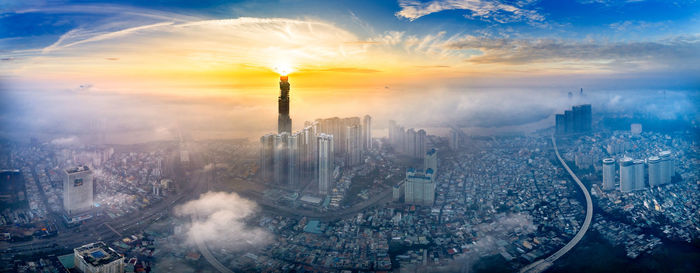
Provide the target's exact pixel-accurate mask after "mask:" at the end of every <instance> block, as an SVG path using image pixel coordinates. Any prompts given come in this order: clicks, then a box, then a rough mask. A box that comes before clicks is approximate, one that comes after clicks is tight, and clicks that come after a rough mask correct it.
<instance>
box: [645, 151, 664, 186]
mask: <svg viewBox="0 0 700 273" xmlns="http://www.w3.org/2000/svg"><path fill="white" fill-rule="evenodd" d="M647 164H648V165H649V187H655V186H659V185H661V159H660V158H659V157H658V156H650V157H649V158H647Z"/></svg>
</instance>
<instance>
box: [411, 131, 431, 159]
mask: <svg viewBox="0 0 700 273" xmlns="http://www.w3.org/2000/svg"><path fill="white" fill-rule="evenodd" d="M427 138H428V136H427V134H426V133H425V130H423V129H420V130H418V132H416V142H415V144H414V145H415V146H416V147H415V148H414V149H415V152H414V154H413V157H415V158H419V159H423V158H425V152H426V151H427V147H426V145H427V141H428V140H427Z"/></svg>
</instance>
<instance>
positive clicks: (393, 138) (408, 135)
mask: <svg viewBox="0 0 700 273" xmlns="http://www.w3.org/2000/svg"><path fill="white" fill-rule="evenodd" d="M426 141H427V135H426V133H425V130H423V129H420V130H418V131H416V130H415V129H413V128H411V129H408V130H405V129H404V127H403V126H399V125H397V124H396V121H393V120H390V121H389V143H391V145H392V147H394V151H396V152H397V153H399V154H403V155H407V156H410V157H414V158H420V159H423V157H424V156H425V152H426V151H427V147H426Z"/></svg>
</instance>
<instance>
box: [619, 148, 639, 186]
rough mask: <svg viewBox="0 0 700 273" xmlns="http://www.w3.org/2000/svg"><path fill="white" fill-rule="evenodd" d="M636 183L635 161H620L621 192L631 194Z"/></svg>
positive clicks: (629, 159)
mask: <svg viewBox="0 0 700 273" xmlns="http://www.w3.org/2000/svg"><path fill="white" fill-rule="evenodd" d="M635 183H636V181H635V170H634V161H633V160H632V159H631V158H629V157H625V158H622V159H620V191H621V192H631V191H632V190H634V185H635Z"/></svg>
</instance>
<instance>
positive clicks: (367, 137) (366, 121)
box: [362, 115, 372, 151]
mask: <svg viewBox="0 0 700 273" xmlns="http://www.w3.org/2000/svg"><path fill="white" fill-rule="evenodd" d="M362 149H363V150H365V151H366V150H370V149H372V117H370V116H369V115H365V116H364V117H363V118H362Z"/></svg>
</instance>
